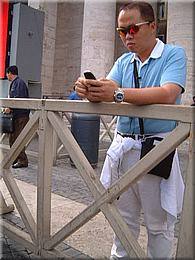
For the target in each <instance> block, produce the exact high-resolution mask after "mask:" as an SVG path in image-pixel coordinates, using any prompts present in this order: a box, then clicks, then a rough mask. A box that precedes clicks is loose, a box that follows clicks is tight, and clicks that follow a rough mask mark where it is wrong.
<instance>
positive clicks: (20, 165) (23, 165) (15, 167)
mask: <svg viewBox="0 0 195 260" xmlns="http://www.w3.org/2000/svg"><path fill="white" fill-rule="evenodd" d="M26 167H28V164H26V163H25V164H24V163H20V162H17V163H15V164H13V165H12V168H14V169H17V168H26Z"/></svg>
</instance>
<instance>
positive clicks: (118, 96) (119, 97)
mask: <svg viewBox="0 0 195 260" xmlns="http://www.w3.org/2000/svg"><path fill="white" fill-rule="evenodd" d="M123 97H124V95H123V93H120V92H119V93H117V94H116V99H117V100H118V101H122V100H123Z"/></svg>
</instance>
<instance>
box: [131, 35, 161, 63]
mask: <svg viewBox="0 0 195 260" xmlns="http://www.w3.org/2000/svg"><path fill="white" fill-rule="evenodd" d="M156 40H157V43H156V45H155V46H154V49H153V50H152V52H151V54H150V56H149V57H148V59H147V60H145V61H144V63H146V62H147V61H148V60H149V59H150V58H152V59H157V58H160V57H161V55H162V52H163V49H164V45H165V44H164V43H163V42H162V41H161V40H159V39H156ZM135 59H136V60H140V59H139V57H138V56H137V54H136V53H134V54H133V57H132V59H131V63H132V62H134V60H135Z"/></svg>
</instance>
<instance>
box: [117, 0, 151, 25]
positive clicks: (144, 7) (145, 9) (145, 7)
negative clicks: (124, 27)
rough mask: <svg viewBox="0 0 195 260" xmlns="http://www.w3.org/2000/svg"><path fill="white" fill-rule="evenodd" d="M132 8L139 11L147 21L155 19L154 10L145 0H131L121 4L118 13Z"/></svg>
mask: <svg viewBox="0 0 195 260" xmlns="http://www.w3.org/2000/svg"><path fill="white" fill-rule="evenodd" d="M132 9H137V10H138V11H139V12H140V14H141V17H142V18H143V19H144V20H145V21H149V22H153V21H155V14H154V10H153V8H152V5H151V4H150V3H148V2H145V1H131V2H130V3H126V4H123V5H122V6H121V8H120V10H119V13H120V12H121V11H127V10H132Z"/></svg>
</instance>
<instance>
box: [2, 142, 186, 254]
mask: <svg viewBox="0 0 195 260" xmlns="http://www.w3.org/2000/svg"><path fill="white" fill-rule="evenodd" d="M109 144H110V143H109V142H105V143H102V144H101V147H100V152H99V161H98V165H97V168H95V172H96V174H97V175H98V176H99V175H100V171H101V168H102V164H103V161H104V158H105V151H104V152H103V150H104V149H107V148H108V146H109ZM28 149H29V150H34V151H36V149H37V144H36V140H35V141H34V143H33V144H30V146H29V147H28ZM179 155H180V158H181V166H182V172H183V173H185V171H186V167H187V162H188V156H187V154H186V153H184V152H181V153H180V154H179ZM13 174H14V177H15V178H16V179H17V180H20V181H23V182H25V183H28V184H31V185H35V186H36V185H37V158H36V157H32V156H29V167H28V168H27V169H16V170H14V171H13ZM52 193H54V194H57V195H60V196H62V197H64V198H66V199H70V200H72V201H75V202H77V203H81V204H84V205H86V206H87V205H89V204H91V202H92V201H93V197H92V195H91V194H90V192H89V189H88V188H87V186H86V185H85V183H84V181H83V180H82V178H81V177H80V175H79V173H78V171H77V169H75V168H74V167H72V166H71V164H70V159H69V157H67V154H66V151H65V150H62V151H61V156H60V159H58V160H57V161H56V165H55V166H54V167H53V171H52ZM3 218H6V219H7V220H9V221H11V222H14V223H16V225H17V226H18V227H20V228H21V229H24V225H23V223H22V221H21V220H20V218H18V216H15V215H14V214H13V213H12V214H6V215H3ZM142 225H143V226H144V223H142ZM178 228H179V221H178V225H177V226H176V237H177V236H178ZM89 232H90V231H89ZM97 232H98V231H97ZM144 239H145V238H143V240H144ZM0 244H1V248H2V251H1V254H0V257H1V259H36V258H38V257H37V256H35V255H34V254H32V253H31V252H30V251H29V250H27V249H25V248H23V247H22V246H20V245H19V244H18V243H17V242H15V241H12V240H10V239H9V238H8V237H6V236H5V235H4V234H3V230H1V232H0ZM102 246H104V238H102ZM59 250H61V251H63V250H65V251H66V253H67V254H69V255H70V257H73V258H77V259H80V258H83V259H90V257H89V256H88V255H87V254H82V252H81V251H79V250H77V249H75V248H74V247H72V246H70V245H68V244H66V243H64V242H63V243H61V244H60V248H59ZM94 250H95V243H94Z"/></svg>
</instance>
